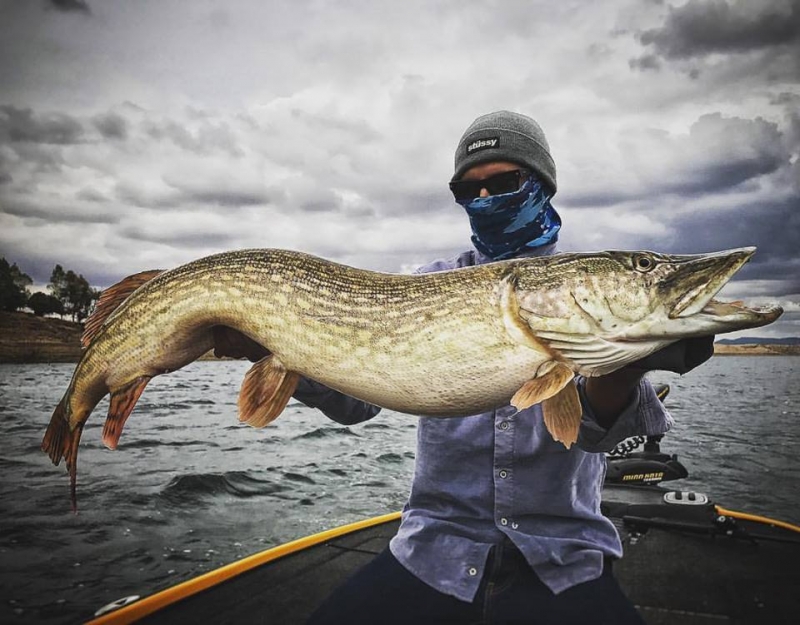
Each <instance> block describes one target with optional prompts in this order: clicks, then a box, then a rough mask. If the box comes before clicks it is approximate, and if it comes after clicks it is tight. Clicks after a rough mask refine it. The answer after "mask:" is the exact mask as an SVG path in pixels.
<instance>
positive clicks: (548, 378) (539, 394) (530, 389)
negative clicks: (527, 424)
mask: <svg viewBox="0 0 800 625" xmlns="http://www.w3.org/2000/svg"><path fill="white" fill-rule="evenodd" d="M573 377H575V374H573V373H572V370H571V369H570V368H569V367H567V366H566V365H562V364H561V363H556V364H555V365H553V366H552V367H550V368H549V370H548V371H547V373H545V374H544V375H538V376H536V377H535V378H532V379H530V380H528V381H527V382H525V384H523V385H522V387H521V388H520V389H519V390H518V391H517V392H516V393H514V396H513V397H512V398H511V405H512V406H514V408H516V409H517V410H524V409H525V408H530V407H531V406H533V405H534V404H538V403H541V402H543V401H544V400H545V399H548V398H549V397H552V396H553V395H555V394H556V393H558V392H559V391H560V390H561V389H562V388H564V387H565V386H566V385H567V383H568V382H569V381H570V380H572V378H573Z"/></svg>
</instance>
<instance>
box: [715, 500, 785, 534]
mask: <svg viewBox="0 0 800 625" xmlns="http://www.w3.org/2000/svg"><path fill="white" fill-rule="evenodd" d="M714 508H715V509H716V511H717V514H721V515H723V516H729V517H731V518H733V519H741V520H742V521H755V522H756V523H764V524H766V525H774V526H775V527H782V528H783V529H786V530H791V531H793V532H798V533H800V527H798V526H797V525H792V524H791V523H786V521H777V520H775V519H770V518H769V517H765V516H759V515H757V514H750V513H749V512H738V511H736V510H729V509H728V508H723V507H722V506H714Z"/></svg>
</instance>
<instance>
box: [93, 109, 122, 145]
mask: <svg viewBox="0 0 800 625" xmlns="http://www.w3.org/2000/svg"><path fill="white" fill-rule="evenodd" d="M92 123H93V124H94V127H95V128H97V130H98V131H99V132H100V134H101V135H103V136H104V137H105V138H106V139H119V140H122V141H124V140H125V139H127V138H128V122H126V121H125V118H124V117H122V116H121V115H118V114H117V113H104V114H102V115H95V116H94V117H93V118H92Z"/></svg>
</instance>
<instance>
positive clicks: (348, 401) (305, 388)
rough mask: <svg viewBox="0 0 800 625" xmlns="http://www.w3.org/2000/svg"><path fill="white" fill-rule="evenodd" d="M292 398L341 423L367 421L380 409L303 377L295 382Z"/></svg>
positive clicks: (353, 423) (349, 423)
mask: <svg viewBox="0 0 800 625" xmlns="http://www.w3.org/2000/svg"><path fill="white" fill-rule="evenodd" d="M294 398H295V399H296V400H298V401H299V402H301V403H303V404H305V405H306V406H308V407H309V408H317V409H318V410H320V411H321V412H322V413H323V414H324V415H325V416H326V417H328V418H329V419H332V420H333V421H336V422H337V423H341V424H342V425H355V424H356V423H362V422H364V421H368V420H369V419H372V418H373V417H374V416H375V415H377V414H378V413H379V412H380V411H381V408H380V406H375V405H373V404H369V403H367V402H365V401H361V400H360V399H356V398H355V397H350V396H349V395H345V394H344V393H340V392H339V391H335V390H333V389H332V388H328V387H327V386H325V385H324V384H320V383H319V382H315V381H314V380H309V379H308V378H303V377H301V378H300V381H299V382H298V383H297V388H296V389H295V391H294Z"/></svg>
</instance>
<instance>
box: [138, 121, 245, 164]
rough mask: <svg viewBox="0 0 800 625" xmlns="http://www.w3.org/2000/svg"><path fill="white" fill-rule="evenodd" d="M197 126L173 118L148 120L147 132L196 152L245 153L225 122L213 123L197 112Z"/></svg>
mask: <svg viewBox="0 0 800 625" xmlns="http://www.w3.org/2000/svg"><path fill="white" fill-rule="evenodd" d="M194 117H195V118H196V121H197V123H198V126H197V128H193V129H189V128H187V127H186V126H185V125H183V124H180V123H178V122H176V121H173V120H166V121H159V122H153V121H150V122H147V123H146V124H145V132H146V133H147V135H148V136H150V137H152V138H153V139H156V140H159V141H170V142H172V143H174V144H175V145H177V146H178V147H179V148H182V149H184V150H186V151H187V152H193V153H195V154H209V153H211V152H214V151H222V152H227V153H228V154H230V155H231V156H234V157H240V156H242V155H243V152H242V150H241V148H240V147H239V146H238V145H237V143H236V138H235V136H234V134H233V132H232V131H231V129H230V128H229V127H228V125H227V124H225V123H212V122H210V121H207V120H205V119H203V118H202V117H201V116H200V115H197V113H195V115H194Z"/></svg>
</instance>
